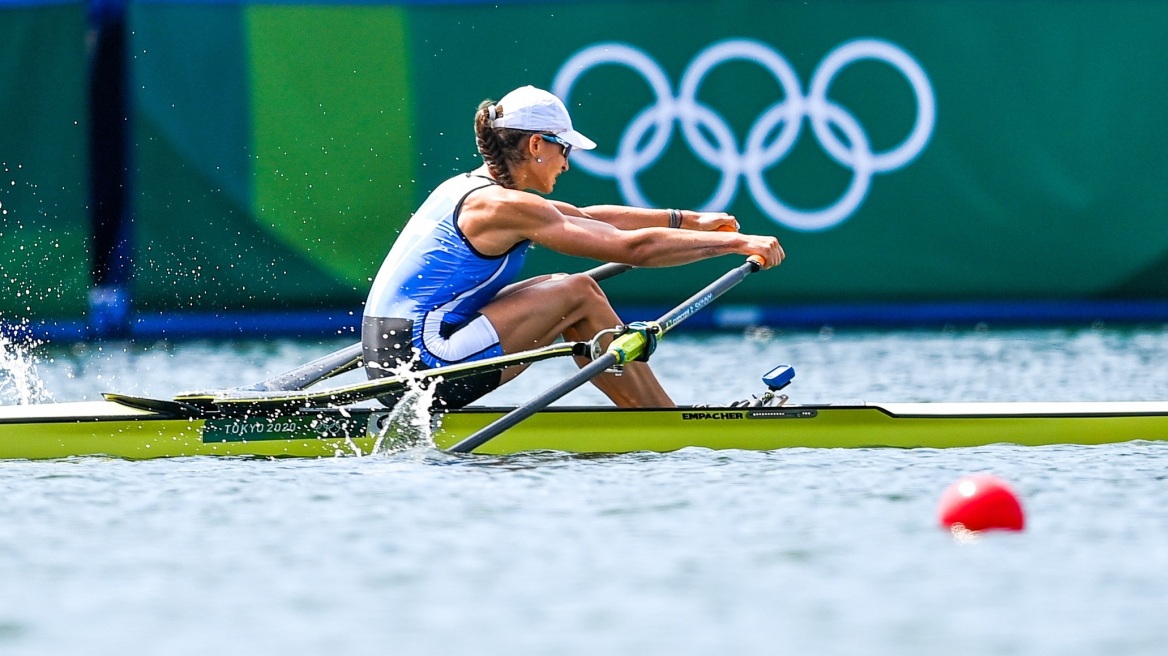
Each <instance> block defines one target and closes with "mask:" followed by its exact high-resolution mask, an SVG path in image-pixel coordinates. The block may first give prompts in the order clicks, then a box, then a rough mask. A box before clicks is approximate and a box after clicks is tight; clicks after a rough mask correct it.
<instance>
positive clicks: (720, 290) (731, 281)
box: [657, 258, 762, 335]
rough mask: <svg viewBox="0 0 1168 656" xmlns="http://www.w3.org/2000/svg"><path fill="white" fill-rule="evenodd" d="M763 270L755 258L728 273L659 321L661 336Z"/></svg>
mask: <svg viewBox="0 0 1168 656" xmlns="http://www.w3.org/2000/svg"><path fill="white" fill-rule="evenodd" d="M760 268H762V265H761V264H759V263H758V262H757V261H756V260H755V259H754V258H751V259H748V260H747V261H746V262H743V263H742V264H740V265H738V267H737V268H735V269H733V270H731V271H727V272H726V274H725V275H723V276H722V277H721V278H718V279H717V280H715V281H714V282H712V283H710V284H709V285H707V286H706V288H705V289H703V290H702V291H700V292H698V293H696V294H694V295H693V296H690V297H689V298H688V299H686V301H685V302H684V303H682V304H681V305H678V306H677V307H675V308H673V309H672V310H670V311H669V312H668V313H666V314H665V316H663V317H661V318H660V319H658V320H657V323H659V324H661V334H662V335H664V334H665V333H667V332H669V331H670V330H671V329H672V328H673V327H674V326H676V325H677V324H679V323H681V322H682V321H685V320H686V319H688V318H690V316H692V315H693V314H694V313H696V312H698V311H699V310H701V309H702V308H704V307H706V306H707V305H709V304H710V303H712V302H714V299H716V298H718V297H719V296H721V295H722V294H724V293H726V291H727V290H728V289H730V288H731V287H733V286H734V285H737V284H738V283H740V282H742V279H743V278H745V277H746V276H749V275H750V274H752V273H754V272H755V271H758V270H759V269H760Z"/></svg>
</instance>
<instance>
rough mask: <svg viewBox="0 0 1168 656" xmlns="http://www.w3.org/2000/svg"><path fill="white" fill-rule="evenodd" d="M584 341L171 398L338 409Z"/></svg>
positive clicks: (244, 408) (217, 404) (584, 349)
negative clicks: (350, 377) (322, 381)
mask: <svg viewBox="0 0 1168 656" xmlns="http://www.w3.org/2000/svg"><path fill="white" fill-rule="evenodd" d="M590 348H591V347H590V346H589V344H588V342H558V343H556V344H550V345H548V346H542V347H540V348H535V349H531V350H529V351H520V352H518V353H510V354H507V355H500V356H497V357H494V358H484V359H482V360H475V361H472V362H460V363H458V364H452V365H447V366H445V367H435V368H434V369H422V370H418V371H409V372H406V373H403V374H398V375H396V376H387V377H385V378H375V379H373V380H366V381H361V382H359V383H352V384H349V385H340V386H337V387H328V388H324V389H313V390H266V391H265V390H241V389H228V390H218V391H210V392H187V393H185V394H179V395H177V396H175V397H174V401H175V402H178V403H185V404H187V405H189V406H194V407H197V408H201V409H203V410H215V411H217V412H226V413H230V412H242V413H249V412H260V411H272V410H293V409H299V408H318V407H322V406H342V405H349V404H351V403H359V402H361V401H368V400H369V399H373V398H377V397H379V396H382V395H383V394H388V393H390V392H394V391H397V390H400V389H403V388H405V387H407V386H409V385H410V384H411V383H415V382H418V381H424V380H429V379H432V378H437V377H439V376H441V377H442V378H444V379H446V380H456V379H458V378H463V377H465V376H469V375H471V374H475V373H479V372H483V371H492V370H495V369H503V368H505V367H512V366H517V365H523V364H531V363H532V362H539V361H540V360H548V359H551V358H558V357H563V356H567V355H588V353H589V351H590Z"/></svg>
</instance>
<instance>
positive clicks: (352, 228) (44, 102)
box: [0, 0, 1168, 313]
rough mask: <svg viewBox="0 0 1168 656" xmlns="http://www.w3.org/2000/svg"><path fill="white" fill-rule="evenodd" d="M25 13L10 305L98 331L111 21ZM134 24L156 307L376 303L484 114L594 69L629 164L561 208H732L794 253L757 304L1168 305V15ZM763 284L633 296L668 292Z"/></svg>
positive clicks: (989, 7)
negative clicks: (93, 290)
mask: <svg viewBox="0 0 1168 656" xmlns="http://www.w3.org/2000/svg"><path fill="white" fill-rule="evenodd" d="M0 15H2V16H3V17H4V20H3V21H2V22H0V39H2V41H0V43H4V46H3V48H4V50H3V51H2V52H3V56H0V71H3V72H4V75H3V77H0V112H3V113H4V114H5V115H7V116H15V117H16V119H17V120H18V122H19V127H18V129H17V130H4V131H0V160H3V161H5V162H7V163H12V162H18V163H20V164H22V165H23V168H22V169H20V170H19V171H17V172H15V173H13V172H5V173H4V176H5V177H4V179H3V180H0V182H5V183H7V182H9V181H10V180H15V181H16V182H17V185H16V188H15V189H9V190H5V191H0V194H4V195H0V202H3V204H4V208H5V209H9V211H10V214H9V215H5V217H4V218H5V223H4V228H3V229H0V232H2V233H3V236H0V244H2V245H3V247H4V248H5V249H6V250H7V251H8V252H10V253H18V254H17V255H16V256H15V257H11V256H10V257H8V258H7V259H0V267H5V268H4V269H3V272H4V273H5V276H4V283H2V284H4V285H6V287H5V290H6V293H5V294H4V298H3V299H2V300H0V303H3V305H0V309H4V310H9V311H11V310H12V309H14V308H19V307H21V306H22V303H23V301H21V302H15V301H14V298H15V296H14V293H13V291H12V290H13V287H14V283H12V282H11V281H12V279H13V278H18V279H19V281H20V282H19V283H18V284H16V286H17V287H19V288H22V289H27V290H31V294H32V297H33V298H36V301H37V307H36V309H35V311H36V312H45V313H70V312H76V311H78V308H79V307H81V306H82V304H83V299H84V295H85V290H86V286H87V284H88V282H87V275H86V273H87V268H88V262H87V261H86V259H87V254H86V252H85V244H86V239H85V235H84V229H83V226H85V225H86V224H85V217H84V193H83V192H84V176H83V172H84V166H83V164H84V130H85V121H84V111H83V107H82V101H83V93H82V92H83V84H82V82H81V80H83V77H84V76H83V70H84V63H83V62H84V50H83V44H84V39H83V34H82V32H83V29H84V25H83V18H84V17H83V13H82V11H81V9H80V7H79V6H77V5H59V6H47V7H44V6H42V7H36V8H22V7H14V8H7V9H0ZM130 25H131V28H130V29H131V32H132V44H131V56H132V59H131V66H132V75H133V83H132V88H133V89H134V98H133V101H132V103H133V116H132V120H133V129H134V135H133V144H132V146H133V163H134V176H133V180H132V188H133V192H134V210H135V216H136V220H135V224H134V244H135V276H134V289H133V297H134V299H135V303H136V305H137V307H138V308H139V309H145V310H175V309H198V310H220V309H263V308H309V307H354V308H355V307H356V306H357V305H358V304H359V303H360V302H361V301H362V300H363V298H364V295H365V292H366V290H367V288H368V285H369V282H370V279H371V277H372V276H373V275H374V273H375V272H376V270H377V267H378V266H379V264H380V262H381V259H382V257H383V256H384V254H385V252H386V251H387V250H388V249H389V247H390V245H391V244H392V242H393V240H394V238H395V236H396V234H397V231H398V230H399V229H400V227H401V226H402V224H403V223H404V222H405V221H406V220H407V219H408V217H409V215H410V212H411V211H412V210H413V208H415V207H416V206H417V204H418V203H420V201H421V199H422V198H424V197H425V195H426V194H427V193H428V191H429V190H430V189H432V188H434V186H436V185H437V184H438V183H439V182H440V181H441V180H443V179H444V178H445V177H447V176H449V175H451V174H453V173H454V172H457V171H461V170H465V169H468V168H473V167H474V166H476V165H477V158H476V155H475V152H474V141H473V134H472V130H471V117H472V112H473V110H474V108H475V106H476V105H477V104H478V102H479V101H481V100H482V99H484V98H498V97H500V96H501V95H503V94H504V93H505V92H506V91H508V90H510V89H511V88H513V87H516V86H518V85H522V84H535V85H537V86H542V87H545V88H551V87H553V85H555V84H556V81H557V76H559V79H560V80H561V82H563V80H564V79H565V76H568V75H571V74H575V76H576V79H575V82H574V83H573V84H572V85H570V87H568V86H565V87H564V89H567V95H569V101H570V105H571V109H572V111H573V115H574V117H575V121H576V124H577V127H578V128H579V129H580V130H581V131H583V132H585V133H586V134H588V135H590V136H592V137H593V138H594V139H596V141H598V142H599V144H600V146H599V148H598V149H597V150H596V151H595V152H594V154H595V155H596V157H594V158H593V159H592V160H589V159H588V158H587V157H586V156H584V157H581V156H576V155H574V160H573V165H572V170H571V171H570V172H569V173H568V174H566V175H565V176H564V177H563V178H561V181H560V184H559V186H558V188H557V189H556V193H555V196H556V197H558V198H561V199H564V200H568V201H570V202H575V203H578V204H581V205H587V204H591V203H613V202H630V201H632V200H636V198H637V195H638V194H639V195H640V197H641V198H643V199H645V200H647V201H649V202H651V203H653V204H655V205H659V206H663V207H698V206H702V205H703V204H708V205H709V206H711V207H719V208H720V207H726V208H727V209H728V210H730V211H732V212H734V213H735V214H736V215H737V216H738V217H739V219H740V220H741V222H742V224H743V227H744V229H745V230H747V231H751V232H765V233H772V234H776V235H778V236H779V237H780V239H781V240H782V242H783V244H784V246H785V247H786V250H787V253H788V261H787V262H786V263H785V264H784V265H783V266H782V267H781V269H779V270H778V271H776V272H774V273H771V274H768V275H766V276H757V277H752V278H750V279H748V280H747V281H746V282H744V283H743V284H742V285H740V286H739V287H738V288H736V289H735V290H734V291H733V293H732V296H733V297H734V298H735V299H737V300H738V301H742V302H755V303H762V304H768V305H777V304H787V303H802V302H820V301H827V302H849V301H859V300H863V301H950V300H958V301H963V300H964V301H973V300H977V301H995V300H1026V299H1071V300H1076V299H1166V298H1168V229H1166V224H1168V221H1166V220H1165V219H1166V218H1168V217H1166V212H1165V210H1164V209H1163V208H1164V207H1165V205H1166V201H1168V198H1165V196H1166V195H1168V191H1166V188H1165V185H1163V184H1162V183H1161V181H1162V180H1163V179H1164V178H1165V177H1166V174H1168V159H1166V158H1165V157H1164V153H1165V152H1166V151H1168V127H1166V126H1165V125H1164V122H1163V120H1162V117H1163V116H1164V115H1165V114H1166V113H1168V112H1166V110H1168V95H1166V94H1164V93H1163V82H1164V80H1165V79H1168V59H1165V58H1164V57H1160V56H1157V55H1156V53H1158V52H1160V50H1161V49H1162V44H1163V43H1165V42H1166V40H1168V4H1165V3H1162V2H1159V1H1154V0H1146V1H1136V0H1107V1H1102V0H1098V1H1096V0H1082V1H1078V2H1060V1H1055V0H1019V1H1005V0H946V1H938V0H928V1H926V0H870V1H862V2H861V1H847V0H816V2H812V3H805V2H801V1H785V0H777V1H772V0H755V1H747V0H737V1H730V0H725V1H719V2H715V3H711V2H698V1H681V2H666V1H656V2H650V1H643V2H642V1H633V2H591V1H580V2H550V3H534V2H531V3H504V4H498V5H496V4H464V3H433V4H431V3H424V2H416V3H409V2H407V3H403V4H375V3H358V4H327V3H319V4H297V3H275V4H245V3H234V2H215V3H194V2H138V3H134V4H132V5H131V10H130ZM46 44H49V45H53V46H54V47H46ZM736 49H737V50H736ZM747 51H749V53H753V54H752V55H751V56H752V57H753V60H751V59H750V58H745V59H744V58H743V55H742V53H743V52H747ZM873 52H876V53H877V54H879V55H880V56H878V57H876V58H873ZM620 53H625V54H626V55H628V56H627V57H626V58H625V60H622V61H624V63H613V62H611V61H610V62H608V63H598V62H601V60H604V58H605V57H609V58H613V57H617V55H619V54H620ZM629 53H631V54H629ZM735 53H737V54H735ZM881 53H882V54H881ZM574 57H575V58H576V59H573V58H574ZM581 57H592V62H591V63H590V62H587V61H584V60H582V59H580V58H581ZM703 57H706V58H707V59H702V58H703ZM881 57H882V58H881ZM634 60H635V63H637V66H639V67H640V68H637V66H633V65H630V62H633V61H634ZM569 61H574V62H576V63H577V64H580V65H579V66H575V67H574V68H569V69H565V68H564V67H565V64H566V63H567V62H569ZM703 71H704V74H703ZM687 79H688V80H691V81H692V80H698V81H699V83H698V84H697V85H696V86H695V87H693V88H691V89H690V91H692V93H690V94H689V95H686V94H685V93H684V91H685V88H684V87H683V82H684V81H685V80H687ZM651 80H655V81H656V83H657V87H658V90H657V91H654V87H653V86H652V84H651V83H650V81H651ZM816 81H818V82H819V83H820V84H819V86H818V87H817V86H816ZM914 83H915V84H916V85H917V86H915V87H914V86H913V85H914ZM662 89H664V91H662ZM816 89H818V91H819V92H821V93H819V95H816ZM561 91H562V92H563V91H564V90H563V89H561ZM930 108H931V109H932V110H933V111H932V112H929V111H927V110H929V109H930ZM654 112H658V113H657V114H655V113H654ZM926 115H928V116H927V117H926ZM653 117H657V118H658V119H659V123H658V127H657V128H651V127H648V126H649V125H650V124H651V122H650V123H646V121H649V120H650V119H652V118H653ZM768 117H769V118H768ZM926 118H928V119H929V120H926ZM813 119H815V120H819V121H820V122H821V125H820V126H819V127H820V131H819V132H817V131H816V130H815V129H814V125H813V123H814V122H815V121H814V120H813ZM687 121H688V122H689V123H690V125H689V127H690V129H689V130H688V131H687V130H686V129H683V128H684V125H685V124H686V123H687ZM768 121H769V122H768ZM795 125H798V126H799V129H798V133H797V135H796V133H795V131H794V128H793V127H792V126H795ZM638 127H643V128H646V129H644V130H641V131H640V133H639V134H638V130H637V129H636V128H638ZM914 129H919V134H918V135H917V136H918V137H921V138H920V139H919V140H918V141H917V142H914V143H913V144H907V145H906V143H905V140H906V138H907V137H908V135H910V134H913V133H914V132H913V131H914ZM14 135H15V136H14ZM30 135H31V136H30ZM752 144H753V145H752ZM909 146H911V147H909ZM658 147H659V148H658ZM655 149H657V150H659V152H657V151H656V150H655ZM910 151H911V152H910ZM618 152H620V153H623V155H622V158H617V159H619V160H620V162H621V163H620V164H616V163H612V162H613V159H612V158H614V156H615V155H616V154H618ZM13 153H15V154H13ZM890 153H901V154H903V155H905V156H903V157H899V158H897V157H894V156H892V155H891V154H890ZM605 158H607V159H605ZM893 160H896V161H893ZM605 161H608V162H609V163H608V164H605ZM606 166H607V167H608V170H607V171H606V170H605V167H606ZM618 169H619V171H618ZM630 171H631V173H630ZM752 172H753V173H752ZM618 173H619V175H618ZM751 175H754V178H751ZM622 176H623V178H624V182H620V181H618V179H619V178H621V177H622ZM718 189H722V191H723V192H725V193H724V194H723V196H722V197H720V198H715V196H716V193H715V192H716V190H718ZM630 190H632V191H630ZM857 190H859V191H858V192H857ZM711 198H714V199H715V201H716V202H712V203H711V202H710V199H711ZM768 199H769V200H768ZM775 203H782V204H783V205H784V206H786V207H787V208H788V209H789V210H790V211H791V212H794V213H795V215H796V216H802V217H807V216H810V215H812V214H813V213H814V212H816V211H819V210H832V211H835V213H836V215H837V216H835V217H834V218H832V219H831V220H830V221H823V220H820V221H819V224H817V225H811V226H809V225H807V224H804V225H799V224H798V222H797V221H791V220H788V219H784V218H783V217H782V216H779V215H778V213H777V212H776V211H775V209H774V206H775ZM14 218H18V219H19V220H20V221H23V224H21V226H22V227H21V228H20V229H13V226H14V225H17V224H15V223H13V219H14ZM821 218H822V217H821ZM29 226H36V228H35V229H29ZM809 228H813V229H809ZM20 246H24V247H25V249H26V251H25V252H27V253H28V255H25V254H23V253H24V252H21V251H19V247H20ZM29 263H32V264H29ZM45 263H47V264H48V265H47V266H42V264H45ZM731 264H732V262H730V261H729V260H726V261H720V262H709V263H702V264H698V265H693V266H690V267H686V268H684V269H682V270H670V271H648V272H638V273H637V274H636V275H630V276H622V277H620V278H617V279H614V280H613V281H611V282H610V283H608V285H607V288H608V289H609V290H610V292H611V294H612V296H613V297H614V298H615V300H616V301H617V302H621V303H645V302H667V301H672V300H676V299H677V298H679V297H681V296H683V295H685V294H686V293H688V292H689V291H692V290H693V289H696V288H697V287H698V286H699V285H701V284H702V283H703V282H705V281H707V280H709V279H710V278H711V277H712V276H714V275H716V273H718V272H720V271H722V270H724V269H726V268H727V267H728V266H730V265H731ZM587 265H588V264H587V263H583V262H576V261H572V260H571V259H569V258H565V257H562V256H559V255H556V254H554V253H549V252H547V251H546V250H542V249H537V250H536V251H535V252H534V253H533V255H532V257H531V258H530V260H529V267H530V269H531V271H532V272H533V273H534V272H541V271H550V270H576V269H581V268H584V267H585V266H587ZM14 267H17V268H23V271H22V273H21V275H19V276H13V275H12V273H13V271H14ZM50 289H51V290H53V291H48V290H50ZM20 298H26V297H25V296H21V297H20Z"/></svg>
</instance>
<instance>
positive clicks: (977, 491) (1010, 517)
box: [939, 474, 1025, 531]
mask: <svg viewBox="0 0 1168 656" xmlns="http://www.w3.org/2000/svg"><path fill="white" fill-rule="evenodd" d="M939 515H940V518H941V526H942V527H944V528H946V529H950V530H953V529H960V528H964V529H965V530H967V531H985V530H989V529H995V528H997V529H1005V530H1008V531H1021V530H1022V528H1023V526H1024V525H1025V519H1024V518H1023V516H1022V504H1020V503H1019V502H1018V496H1017V495H1016V494H1014V491H1013V490H1011V489H1010V486H1009V485H1007V484H1006V481H1003V480H1002V479H1000V478H998V477H997V476H994V475H993V474H974V475H972V476H966V477H965V478H962V479H961V480H959V481H957V482H956V483H954V484H953V485H950V486H949V489H947V490H945V493H944V494H942V495H941V507H940V509H939Z"/></svg>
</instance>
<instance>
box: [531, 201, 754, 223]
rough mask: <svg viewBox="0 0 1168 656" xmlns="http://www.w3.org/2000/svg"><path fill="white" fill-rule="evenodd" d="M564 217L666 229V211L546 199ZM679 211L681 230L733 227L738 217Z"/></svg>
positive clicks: (668, 211) (667, 212)
mask: <svg viewBox="0 0 1168 656" xmlns="http://www.w3.org/2000/svg"><path fill="white" fill-rule="evenodd" d="M550 202H551V204H552V205H554V206H555V208H556V209H558V210H559V211H560V213H561V214H563V215H564V216H575V217H579V218H583V219H592V220H594V221H601V222H603V223H607V224H609V225H610V226H612V227H614V228H616V229H617V230H637V229H639V228H668V227H670V225H669V219H670V216H669V214H670V210H668V209H664V210H661V209H654V208H649V207H630V206H628V205H590V206H588V207H583V208H581V207H576V206H575V205H572V204H570V203H565V202H563V201H558V200H553V201H550ZM674 211H677V212H679V213H680V216H681V225H680V226H679V227H680V228H683V229H685V230H737V229H738V220H737V219H735V218H734V216H733V215H730V214H727V213H725V212H696V211H694V210H674Z"/></svg>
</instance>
